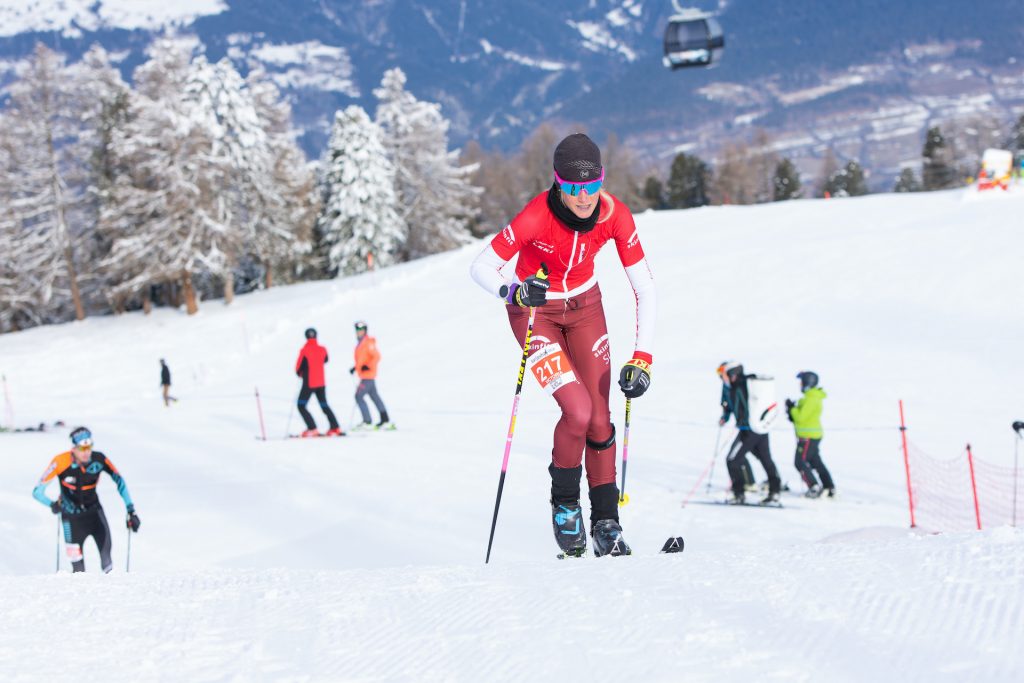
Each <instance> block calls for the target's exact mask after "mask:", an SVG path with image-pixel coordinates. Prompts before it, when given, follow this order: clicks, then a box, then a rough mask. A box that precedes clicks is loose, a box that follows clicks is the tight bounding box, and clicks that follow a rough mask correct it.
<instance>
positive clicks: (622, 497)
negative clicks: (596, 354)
mask: <svg viewBox="0 0 1024 683" xmlns="http://www.w3.org/2000/svg"><path fill="white" fill-rule="evenodd" d="M632 400H633V399H631V398H627V399H626V428H625V429H624V430H623V432H624V433H623V436H622V486H620V487H619V507H622V506H623V505H625V504H626V503H628V502H629V496H627V495H626V463H628V462H629V407H630V404H631V402H632Z"/></svg>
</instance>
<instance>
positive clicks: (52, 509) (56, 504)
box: [50, 500, 60, 515]
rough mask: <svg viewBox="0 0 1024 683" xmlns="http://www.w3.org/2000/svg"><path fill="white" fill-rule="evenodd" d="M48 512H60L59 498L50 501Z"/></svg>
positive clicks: (57, 513) (56, 513)
mask: <svg viewBox="0 0 1024 683" xmlns="http://www.w3.org/2000/svg"><path fill="white" fill-rule="evenodd" d="M50 512H52V513H53V514H55V515H59V514H60V501H59V500H55V501H53V502H52V503H50Z"/></svg>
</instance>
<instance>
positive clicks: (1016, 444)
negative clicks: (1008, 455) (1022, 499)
mask: <svg viewBox="0 0 1024 683" xmlns="http://www.w3.org/2000/svg"><path fill="white" fill-rule="evenodd" d="M1017 424H1019V423H1014V427H1015V428H1016V426H1017ZM1014 431H1017V430H1016V429H1014ZM1020 440H1021V432H1020V431H1017V438H1016V439H1014V440H1013V527H1014V528H1015V529H1016V528H1017V488H1018V486H1017V452H1018V451H1019V450H1020Z"/></svg>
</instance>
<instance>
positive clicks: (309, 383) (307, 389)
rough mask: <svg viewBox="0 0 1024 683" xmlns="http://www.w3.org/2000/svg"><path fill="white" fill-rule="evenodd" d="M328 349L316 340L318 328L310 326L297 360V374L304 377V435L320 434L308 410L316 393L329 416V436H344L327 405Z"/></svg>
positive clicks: (301, 398)
mask: <svg viewBox="0 0 1024 683" xmlns="http://www.w3.org/2000/svg"><path fill="white" fill-rule="evenodd" d="M327 360H328V358H327V349H325V348H324V347H323V346H320V344H318V343H317V341H316V330H315V329H313V328H312V327H310V328H309V329H308V330H306V344H305V346H303V347H302V350H301V351H299V359H298V360H297V361H295V374H296V375H298V376H299V377H301V378H302V390H301V391H299V401H298V406H299V415H302V419H303V421H304V422H305V423H306V431H304V432H302V436H320V432H319V431H317V428H316V422H314V421H313V416H312V415H310V414H309V411H308V410H306V404H307V403H309V397H310V396H311V395H312V394H316V400H317V401H318V402H319V403H320V409H321V410H322V411H324V415H326V416H327V421H328V422H329V423H330V425H331V426H330V429H328V430H327V436H342V435H344V432H342V431H341V427H339V426H338V420H337V418H335V417H334V411H332V410H331V407H330V406H329V405H327V387H326V382H325V380H324V364H325V363H326V362H327Z"/></svg>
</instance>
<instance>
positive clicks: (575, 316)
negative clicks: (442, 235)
mask: <svg viewBox="0 0 1024 683" xmlns="http://www.w3.org/2000/svg"><path fill="white" fill-rule="evenodd" d="M608 241H614V242H615V247H616V250H617V251H618V254H619V260H620V261H621V262H622V266H623V268H625V271H626V275H627V277H628V278H629V282H630V284H631V285H632V286H633V291H634V293H635V295H636V302H637V325H636V346H635V350H634V354H633V355H634V357H636V358H641V359H643V360H646V361H647V362H648V363H650V362H652V361H653V358H652V355H651V342H652V339H653V336H654V310H655V290H654V279H653V277H652V276H651V270H650V267H649V266H648V264H647V259H646V258H645V257H644V251H643V248H642V247H641V246H640V237H639V234H638V232H637V229H636V226H635V225H634V223H633V216H632V214H631V213H630V212H629V209H628V208H627V207H626V206H625V204H623V203H622V202H620V201H618V200H617V199H615V197H613V196H612V195H610V194H608V193H607V192H602V193H601V214H600V216H599V218H598V221H597V223H596V225H595V226H594V228H593V229H592V230H590V231H589V232H577V231H575V230H572V229H570V228H568V227H566V225H565V224H564V223H562V222H561V221H559V220H558V219H557V218H556V217H555V215H554V214H553V213H552V212H551V210H550V209H549V208H548V205H547V192H544V193H542V194H540V195H538V196H537V197H535V198H534V199H533V200H531V201H530V203H529V204H527V205H526V207H525V208H524V209H523V210H522V211H521V212H520V213H519V215H517V216H516V217H515V218H514V219H513V220H512V222H511V223H509V225H508V226H506V228H505V229H504V230H502V231H501V232H500V233H498V234H497V235H495V236H494V239H492V240H491V242H490V244H489V245H488V246H487V247H486V248H485V249H484V250H483V252H481V253H480V255H479V256H477V258H476V259H475V260H474V261H473V265H472V267H471V269H470V272H471V274H472V276H473V279H474V280H475V281H476V282H477V283H478V284H479V285H480V286H481V287H483V288H484V289H485V290H487V291H488V292H490V293H491V294H493V295H494V296H501V295H502V292H503V291H507V288H508V287H510V286H512V285H513V284H514V283H513V282H509V281H508V280H506V279H505V277H504V276H503V275H502V273H501V268H502V267H503V266H504V265H505V264H506V263H507V262H508V261H510V260H511V259H512V257H514V256H516V255H517V254H518V256H519V258H518V261H517V263H516V268H515V274H516V282H522V281H523V280H525V279H526V278H527V277H529V276H531V275H534V274H536V273H537V271H538V270H540V267H541V263H542V262H543V263H544V264H545V265H546V266H547V267H548V270H549V273H548V280H549V281H550V283H551V287H550V289H549V290H548V294H547V299H548V302H547V304H546V305H544V306H541V307H539V308H537V313H536V318H535V321H534V326H533V338H532V339H531V343H530V360H529V365H528V369H529V371H530V373H531V374H532V375H533V376H534V377H535V378H536V380H537V381H538V382H539V383H540V385H541V386H542V387H543V388H544V389H545V390H547V391H548V392H550V393H551V394H552V395H553V396H554V398H555V400H556V401H557V402H558V405H559V407H560V408H561V410H562V417H561V419H559V421H558V424H557V425H556V427H555V434H554V448H553V449H552V461H553V462H554V464H555V466H556V467H560V468H571V467H578V466H579V465H580V464H581V462H582V461H583V454H584V451H586V463H585V464H586V471H587V481H588V483H589V484H590V486H591V488H593V487H595V486H598V485H601V484H608V483H613V482H614V481H615V446H614V443H612V444H610V445H609V446H608V447H606V448H603V449H600V450H598V449H596V448H593V447H592V446H589V445H587V441H588V440H589V441H590V442H591V443H592V444H603V443H606V442H608V441H609V439H610V437H611V436H612V434H613V427H612V423H611V412H610V410H609V407H608V397H609V390H610V384H611V350H610V348H609V344H608V328H607V324H606V322H605V315H604V308H603V307H602V304H601V289H600V287H598V285H597V278H596V276H595V275H594V259H595V257H596V256H597V253H598V251H600V249H601V247H602V246H604V244H605V243H606V242H608ZM506 308H507V313H508V317H509V323H510V324H511V327H512V331H513V333H514V334H515V337H516V339H517V341H518V342H519V347H520V348H522V345H523V341H524V339H525V336H526V328H527V324H528V320H529V310H528V309H524V308H520V307H519V306H517V305H515V304H507V305H506Z"/></svg>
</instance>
